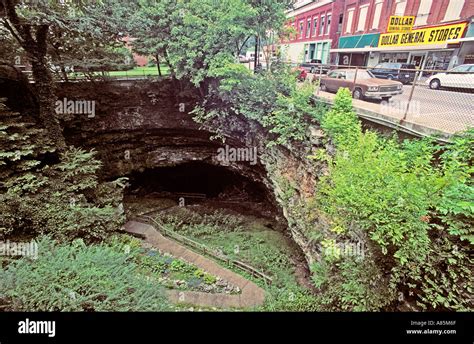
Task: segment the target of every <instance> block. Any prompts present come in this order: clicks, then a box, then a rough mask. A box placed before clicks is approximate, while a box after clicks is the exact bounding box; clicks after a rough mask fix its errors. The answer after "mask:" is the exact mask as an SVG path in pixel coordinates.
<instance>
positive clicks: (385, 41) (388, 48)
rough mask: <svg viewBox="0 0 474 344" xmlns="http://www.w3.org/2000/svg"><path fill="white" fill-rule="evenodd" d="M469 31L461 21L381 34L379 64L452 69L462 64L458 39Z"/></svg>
mask: <svg viewBox="0 0 474 344" xmlns="http://www.w3.org/2000/svg"><path fill="white" fill-rule="evenodd" d="M466 28H467V23H466V22H462V23H455V24H449V25H441V26H434V27H429V28H424V29H418V30H412V31H410V32H405V33H385V34H382V35H380V40H379V43H378V49H377V51H378V53H379V61H380V62H401V63H409V64H413V65H415V66H416V67H417V68H418V69H431V70H447V69H450V68H452V67H453V66H455V65H457V64H459V52H460V47H461V44H460V43H459V40H461V39H462V37H463V36H464V35H465V33H466ZM449 42H457V43H456V44H449Z"/></svg>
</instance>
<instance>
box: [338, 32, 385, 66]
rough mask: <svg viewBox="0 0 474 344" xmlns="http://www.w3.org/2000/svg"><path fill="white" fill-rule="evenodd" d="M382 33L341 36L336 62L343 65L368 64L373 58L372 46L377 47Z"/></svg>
mask: <svg viewBox="0 0 474 344" xmlns="http://www.w3.org/2000/svg"><path fill="white" fill-rule="evenodd" d="M379 36H380V34H378V33H374V34H373V33H371V34H365V35H357V36H345V37H340V38H339V45H338V48H337V49H332V50H331V53H336V54H337V57H336V64H338V65H341V66H367V64H368V62H369V60H370V59H371V57H372V56H371V54H370V52H371V48H375V47H377V43H378V41H379Z"/></svg>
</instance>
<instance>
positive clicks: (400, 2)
mask: <svg viewBox="0 0 474 344" xmlns="http://www.w3.org/2000/svg"><path fill="white" fill-rule="evenodd" d="M406 7H407V2H406V0H397V5H396V7H395V13H394V15H396V16H403V15H404V14H405V8H406Z"/></svg>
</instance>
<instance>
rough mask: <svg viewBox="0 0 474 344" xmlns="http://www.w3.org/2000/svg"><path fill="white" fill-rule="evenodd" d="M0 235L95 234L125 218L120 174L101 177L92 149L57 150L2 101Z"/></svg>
mask: <svg viewBox="0 0 474 344" xmlns="http://www.w3.org/2000/svg"><path fill="white" fill-rule="evenodd" d="M0 115H1V117H0V138H1V140H2V151H1V152H0V176H1V177H2V178H1V184H0V191H1V195H0V236H2V235H10V236H13V235H27V236H35V235H38V234H52V235H54V236H56V237H57V238H61V239H68V240H71V239H74V238H83V239H84V240H87V241H93V240H99V239H102V238H104V237H105V236H106V235H107V234H108V233H111V232H113V231H114V230H116V229H117V228H119V227H120V225H121V224H122V223H123V220H124V216H123V209H121V207H120V205H121V202H122V190H123V186H124V185H123V180H117V181H115V182H111V183H104V182H100V181H99V180H98V177H97V172H98V170H99V169H100V167H101V163H100V161H98V160H97V159H95V155H96V152H95V151H93V150H92V151H85V150H83V149H79V148H74V147H70V148H68V149H67V150H65V151H64V152H62V153H61V154H59V155H58V154H57V152H56V151H55V149H54V148H52V146H51V143H49V142H48V140H47V138H45V137H44V132H43V130H41V129H37V128H36V127H35V126H32V124H31V123H28V121H29V120H28V119H27V118H23V116H20V114H18V113H13V112H11V111H9V110H8V109H7V108H6V107H5V106H4V105H3V104H2V103H0Z"/></svg>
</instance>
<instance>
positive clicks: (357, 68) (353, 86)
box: [351, 66, 359, 92]
mask: <svg viewBox="0 0 474 344" xmlns="http://www.w3.org/2000/svg"><path fill="white" fill-rule="evenodd" d="M358 72H359V66H356V71H355V74H354V81H353V82H352V90H351V92H354V89H355V85H356V81H357V73H358Z"/></svg>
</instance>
